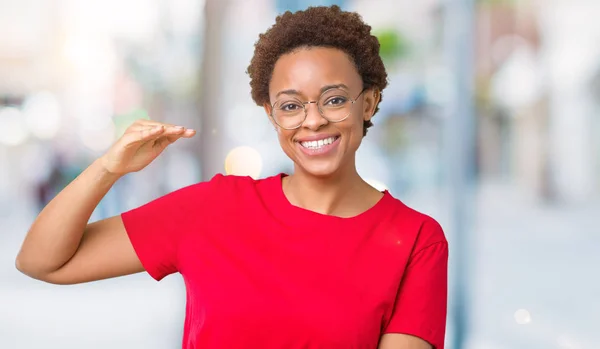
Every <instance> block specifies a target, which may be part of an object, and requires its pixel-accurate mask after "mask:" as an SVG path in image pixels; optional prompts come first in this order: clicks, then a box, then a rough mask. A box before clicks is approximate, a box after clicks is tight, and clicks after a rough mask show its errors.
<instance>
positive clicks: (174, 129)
mask: <svg viewBox="0 0 600 349" xmlns="http://www.w3.org/2000/svg"><path fill="white" fill-rule="evenodd" d="M195 134H196V131H195V130H193V129H187V128H185V127H183V126H175V125H171V124H165V123H160V122H154V121H149V120H142V121H140V120H138V121H136V122H135V123H134V124H133V125H131V126H130V127H129V128H128V129H127V131H126V133H125V135H124V136H123V138H125V139H126V143H127V144H128V145H129V144H139V143H145V142H148V141H156V140H158V139H159V138H162V137H166V138H167V139H168V143H173V142H174V141H176V140H177V139H179V138H181V137H183V138H191V137H193V136H194V135H195Z"/></svg>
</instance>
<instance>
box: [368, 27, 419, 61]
mask: <svg viewBox="0 0 600 349" xmlns="http://www.w3.org/2000/svg"><path fill="white" fill-rule="evenodd" d="M374 35H375V36H376V37H377V39H379V44H380V45H381V47H380V48H379V54H380V55H381V58H382V59H383V61H384V63H385V65H386V66H388V65H391V64H392V63H393V62H396V61H398V60H400V59H402V58H405V57H406V56H407V55H408V53H409V52H410V47H409V43H408V39H407V38H406V37H405V36H404V35H402V34H401V33H400V32H398V31H397V30H395V29H380V30H376V31H375V32H374Z"/></svg>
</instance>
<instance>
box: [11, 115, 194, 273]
mask: <svg viewBox="0 0 600 349" xmlns="http://www.w3.org/2000/svg"><path fill="white" fill-rule="evenodd" d="M194 134H195V132H194V131H193V130H186V129H185V128H178V127H174V126H172V125H166V124H161V123H157V122H153V121H149V120H138V121H136V122H135V123H134V124H133V125H132V126H130V127H129V128H128V129H127V131H126V132H125V134H124V135H123V137H121V138H120V139H119V140H118V141H117V142H116V143H115V144H114V145H113V146H112V147H111V149H110V150H109V151H108V152H107V154H105V155H104V156H102V157H101V158H99V159H98V160H96V161H94V162H93V163H92V165H90V166H89V167H88V168H87V169H86V170H85V171H83V172H82V173H81V174H80V175H79V176H78V177H77V178H76V179H75V180H73V181H72V182H71V183H70V184H69V185H68V186H67V187H66V188H64V189H63V190H62V191H61V192H60V193H59V194H58V195H57V196H56V197H55V198H54V199H53V200H52V201H50V203H48V205H46V207H45V208H44V209H43V210H42V212H41V213H40V214H39V215H38V217H37V218H36V219H35V221H34V223H33V224H32V226H31V228H30V229H29V232H28V233H27V236H26V237H25V240H24V242H23V245H22V247H21V250H20V252H19V254H18V256H17V259H16V267H17V269H19V270H20V271H21V272H23V273H24V274H26V275H28V276H31V277H32V278H35V279H39V280H43V281H46V282H50V283H55V284H73V283H80V282H86V281H94V280H100V279H105V278H110V277H115V276H121V275H127V274H132V273H136V272H140V271H143V270H144V269H143V267H142V264H141V262H140V260H139V258H138V257H137V255H136V253H135V251H134V249H133V246H132V245H131V242H130V241H129V238H128V236H127V233H126V231H125V228H124V225H123V222H122V220H121V217H120V216H115V217H111V218H108V219H104V220H101V221H98V222H94V223H91V224H88V223H87V222H88V220H89V218H90V217H91V215H92V212H93V211H94V209H95V208H96V206H98V204H99V202H100V200H102V198H103V197H104V196H105V195H106V193H107V192H108V191H109V189H110V188H111V187H112V186H113V185H114V183H115V182H116V181H117V180H118V179H119V178H120V177H122V176H123V175H125V174H127V173H129V172H136V171H139V170H141V169H143V168H144V167H146V166H147V165H148V164H149V163H150V162H152V161H153V160H154V159H155V158H156V157H157V156H158V155H159V154H160V153H161V152H162V151H163V150H164V149H165V148H166V147H167V146H168V145H169V144H171V143H173V142H174V141H175V140H177V139H178V138H181V137H192V136H193V135H194Z"/></svg>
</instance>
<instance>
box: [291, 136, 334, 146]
mask: <svg viewBox="0 0 600 349" xmlns="http://www.w3.org/2000/svg"><path fill="white" fill-rule="evenodd" d="M338 138H339V136H334V137H328V138H325V139H319V140H318V141H305V142H300V145H301V146H302V147H304V148H307V149H321V148H323V147H324V146H327V145H329V144H332V143H333V142H335V141H336V140H337V139H338Z"/></svg>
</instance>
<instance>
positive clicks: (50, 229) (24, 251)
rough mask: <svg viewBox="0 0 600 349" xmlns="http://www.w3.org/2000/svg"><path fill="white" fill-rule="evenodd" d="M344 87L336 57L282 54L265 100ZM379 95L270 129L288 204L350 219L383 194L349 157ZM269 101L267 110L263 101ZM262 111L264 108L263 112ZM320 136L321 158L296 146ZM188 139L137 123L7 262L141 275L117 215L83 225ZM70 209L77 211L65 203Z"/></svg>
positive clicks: (317, 52) (346, 67)
mask: <svg viewBox="0 0 600 349" xmlns="http://www.w3.org/2000/svg"><path fill="white" fill-rule="evenodd" d="M339 83H343V84H345V85H346V86H348V89H349V91H350V92H351V95H352V96H356V95H358V94H359V93H360V91H361V89H362V79H361V77H360V75H359V74H358V72H357V71H356V68H355V67H354V65H353V64H352V62H351V61H350V60H349V58H348V57H347V56H346V54H345V53H343V52H342V51H339V50H336V49H330V48H310V49H300V50H297V51H295V52H293V53H290V54H287V55H284V56H282V57H281V58H280V59H279V60H278V62H277V63H276V65H275V68H274V72H273V77H272V81H271V84H270V86H269V87H270V95H271V96H275V95H276V94H277V93H278V91H282V90H286V89H294V90H296V91H297V92H298V95H297V97H298V98H300V99H301V100H304V101H307V100H316V99H318V97H319V95H320V89H321V88H322V87H323V86H326V85H330V84H339ZM378 101H379V92H378V91H376V90H373V89H371V90H367V91H365V92H364V93H363V94H362V95H361V96H360V97H359V98H358V99H357V102H356V103H355V105H354V107H353V110H352V113H351V115H350V117H349V118H348V119H346V120H344V121H342V122H339V123H330V122H328V121H327V120H325V119H324V118H322V117H321V115H320V114H319V112H318V110H317V109H316V106H314V105H310V106H308V116H307V118H306V120H305V122H304V123H303V124H302V126H301V127H300V128H298V129H296V130H283V129H280V128H278V127H277V125H275V124H274V126H275V128H276V130H277V136H278V139H279V142H280V144H281V147H282V149H283V151H284V152H285V153H286V154H287V155H288V156H289V157H290V159H292V160H293V161H294V164H295V171H294V174H293V175H290V176H288V177H286V178H285V179H284V181H283V191H284V193H285V195H286V196H287V198H288V200H289V201H290V202H291V203H292V204H294V205H297V206H300V207H304V208H306V209H309V210H312V211H315V212H320V213H324V214H330V215H335V216H340V217H350V216H355V215H357V214H359V213H361V212H363V211H365V210H367V209H369V208H370V207H372V206H373V205H375V203H376V202H377V201H378V200H379V199H380V198H381V196H382V193H380V192H378V191H377V190H375V189H374V188H372V187H371V186H369V185H368V184H367V183H366V182H365V181H364V180H362V179H361V178H360V176H359V175H358V173H357V171H356V166H355V153H356V150H357V149H358V147H359V146H360V143H361V141H362V137H363V136H362V135H363V133H362V132H363V131H362V127H363V126H362V124H363V121H364V120H369V119H370V118H371V117H372V115H373V111H374V109H375V107H376V105H377V103H378ZM271 102H274V100H272V101H271ZM265 111H266V112H267V113H269V112H270V105H269V104H265ZM324 132H333V133H336V134H339V135H340V137H341V138H340V143H339V145H338V147H337V148H336V149H335V151H333V152H331V153H330V154H328V155H327V156H323V157H319V158H314V157H307V156H306V155H305V154H303V153H302V152H301V151H299V149H298V144H297V142H296V140H297V139H298V138H302V137H306V136H311V135H315V134H319V133H324ZM194 135H195V131H194V130H190V129H186V128H184V127H176V126H175V125H170V124H164V123H159V122H155V121H150V120H138V121H136V122H135V123H134V124H133V125H131V126H130V127H129V128H128V129H127V131H126V132H125V134H124V135H123V136H122V137H121V138H120V139H119V140H118V141H117V142H116V143H115V144H114V145H113V146H112V147H111V148H110V149H109V151H108V152H107V153H106V154H104V155H103V156H102V157H100V158H98V159H97V160H96V161H94V162H93V163H92V164H91V165H90V166H89V167H88V168H87V169H86V170H84V171H83V172H82V173H81V174H80V175H79V176H78V177H77V178H76V179H75V180H73V181H72V182H71V183H70V184H69V185H68V186H67V187H66V188H65V189H63V190H62V191H61V192H60V193H59V194H58V195H57V196H56V197H55V198H54V199H53V200H52V201H50V202H49V203H48V205H46V207H45V208H44V209H43V210H42V211H41V212H40V214H39V215H38V217H37V218H36V219H35V221H34V222H33V224H32V225H31V228H30V229H29V231H28V233H27V235H26V237H25V240H24V241H23V245H22V247H21V250H20V251H19V254H18V256H17V259H16V267H17V269H18V270H20V271H21V272H23V273H24V274H26V275H28V276H30V277H32V278H35V279H38V280H42V281H45V282H48V283H53V284H76V283H82V282H90V281H95V280H101V279H107V278H112V277H117V276H123V275H129V274H134V273H138V272H142V271H144V268H143V266H142V264H141V262H140V260H139V259H138V257H137V255H136V253H135V251H134V249H133V246H132V245H131V242H130V241H129V238H128V236H127V232H126V231H125V227H124V225H123V221H122V220H121V217H120V215H117V216H114V217H110V218H107V219H104V220H100V221H97V222H94V223H90V224H88V223H87V222H88V221H89V219H90V217H91V215H92V212H93V211H94V209H95V208H96V207H97V206H98V204H99V203H100V200H101V199H102V198H103V197H104V196H105V195H106V193H107V192H108V191H109V189H110V188H111V187H112V186H113V185H114V183H115V182H116V181H118V180H119V179H120V178H121V177H122V176H124V175H125V174H127V173H130V172H137V171H140V170H142V169H143V168H145V167H146V166H147V165H148V164H150V163H151V162H152V161H153V160H154V159H155V158H156V157H157V156H159V155H160V154H161V153H162V152H163V151H164V150H165V149H166V147H167V146H168V145H170V144H172V143H173V142H175V141H177V140H179V139H181V138H190V137H193V136H194ZM73 203H77V204H76V205H73ZM427 348H431V346H430V345H429V344H427V343H426V342H425V341H423V340H421V339H419V338H417V337H413V336H410V335H404V334H386V335H384V336H382V338H381V341H380V343H379V349H427Z"/></svg>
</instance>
